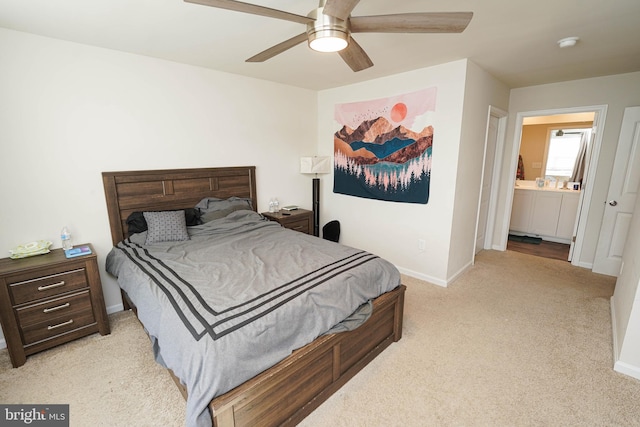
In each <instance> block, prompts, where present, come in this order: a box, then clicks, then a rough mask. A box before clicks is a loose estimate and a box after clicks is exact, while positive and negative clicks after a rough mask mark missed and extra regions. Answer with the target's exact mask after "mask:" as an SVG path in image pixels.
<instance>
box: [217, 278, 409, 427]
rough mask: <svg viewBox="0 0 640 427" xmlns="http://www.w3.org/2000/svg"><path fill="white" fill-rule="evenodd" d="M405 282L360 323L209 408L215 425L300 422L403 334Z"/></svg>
mask: <svg viewBox="0 0 640 427" xmlns="http://www.w3.org/2000/svg"><path fill="white" fill-rule="evenodd" d="M405 289H406V287H405V286H404V285H401V286H400V287H399V288H397V289H395V290H394V291H392V292H388V293H386V294H384V295H382V296H380V297H378V298H377V299H376V300H375V301H374V310H373V314H372V316H371V318H369V320H367V322H365V323H364V324H363V325H362V326H360V327H359V328H357V329H355V330H353V331H350V332H342V333H338V334H331V335H326V336H323V337H320V338H318V339H316V340H315V341H313V342H312V343H310V344H308V345H307V346H305V347H302V348H301V349H299V350H296V351H295V352H293V353H292V354H291V355H290V356H289V357H287V358H286V359H284V360H282V361H281V362H280V363H278V364H277V365H275V366H273V367H272V368H270V369H268V370H267V371H265V372H263V373H261V374H259V375H257V376H256V377H254V378H253V379H251V380H249V381H247V382H245V383H244V384H242V385H240V386H238V387H236V388H235V389H233V390H231V391H230V392H228V393H226V394H223V395H221V396H218V397H216V398H215V399H213V401H211V404H210V405H209V408H210V410H211V412H212V413H213V424H214V426H215V427H240V426H255V425H261V426H276V425H296V424H297V423H299V422H300V421H301V420H302V419H303V418H304V417H306V416H307V415H309V414H310V413H311V412H312V411H313V410H314V409H315V408H317V407H318V406H320V404H321V403H322V402H324V401H325V400H327V399H328V398H329V396H331V395H332V394H333V393H335V392H336V391H337V390H338V389H339V388H340V387H342V385H344V384H345V383H346V382H347V381H349V379H350V378H351V377H353V376H354V375H355V374H356V373H357V372H358V371H360V370H361V369H362V368H364V367H365V366H366V365H367V364H368V363H369V362H370V361H372V360H373V359H374V358H375V357H376V356H377V355H378V354H380V353H381V352H382V351H383V350H384V349H385V348H387V347H388V346H389V345H390V344H391V343H392V342H395V341H398V340H399V339H400V338H401V337H402V316H403V308H404V292H405Z"/></svg>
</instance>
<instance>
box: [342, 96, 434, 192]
mask: <svg viewBox="0 0 640 427" xmlns="http://www.w3.org/2000/svg"><path fill="white" fill-rule="evenodd" d="M436 92H437V88H435V87H433V88H429V89H424V90H420V91H417V92H412V93H407V94H403V95H397V96H393V97H390V98H383V99H377V100H372V101H364V102H354V103H348V104H338V105H336V107H335V119H336V121H337V122H338V123H339V124H340V125H341V126H342V127H341V128H340V130H339V131H337V132H336V133H335V134H334V138H333V143H334V181H333V192H334V193H339V194H346V195H350V196H356V197H364V198H368V199H377V200H385V201H392V202H405V203H422V204H426V203H427V202H428V201H429V181H430V179H431V147H432V145H433V126H432V125H431V124H430V123H432V118H433V112H434V111H435V104H436Z"/></svg>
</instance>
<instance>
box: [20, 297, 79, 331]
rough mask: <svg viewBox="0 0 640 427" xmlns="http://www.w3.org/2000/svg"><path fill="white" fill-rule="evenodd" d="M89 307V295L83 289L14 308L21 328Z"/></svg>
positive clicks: (50, 320)
mask: <svg viewBox="0 0 640 427" xmlns="http://www.w3.org/2000/svg"><path fill="white" fill-rule="evenodd" d="M87 308H88V309H91V295H90V294H89V290H84V291H81V292H78V293H75V294H72V295H67V296H64V297H60V298H54V299H50V300H47V301H45V302H41V303H38V304H33V305H28V306H26V307H21V308H17V309H16V313H17V314H18V323H20V326H21V327H22V328H26V327H27V326H29V325H34V324H37V323H42V322H54V321H55V320H52V319H55V318H57V317H60V316H63V317H64V316H70V315H72V314H74V313H78V312H81V311H84V310H86V309H87Z"/></svg>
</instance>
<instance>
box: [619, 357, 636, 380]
mask: <svg viewBox="0 0 640 427" xmlns="http://www.w3.org/2000/svg"><path fill="white" fill-rule="evenodd" d="M613 370H614V371H616V372H619V373H621V374H624V375H627V376H629V377H632V378H635V379H637V380H640V367H638V366H633V365H631V364H629V363H625V362H620V361H617V362H616V363H615V364H614V365H613Z"/></svg>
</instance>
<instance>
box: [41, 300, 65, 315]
mask: <svg viewBox="0 0 640 427" xmlns="http://www.w3.org/2000/svg"><path fill="white" fill-rule="evenodd" d="M67 307H69V303H68V302H67V303H64V304H62V305H58V306H56V307H51V308H45V309H44V310H42V311H43V312H45V313H51V312H52V311H58V310H62V309H63V308H67Z"/></svg>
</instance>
